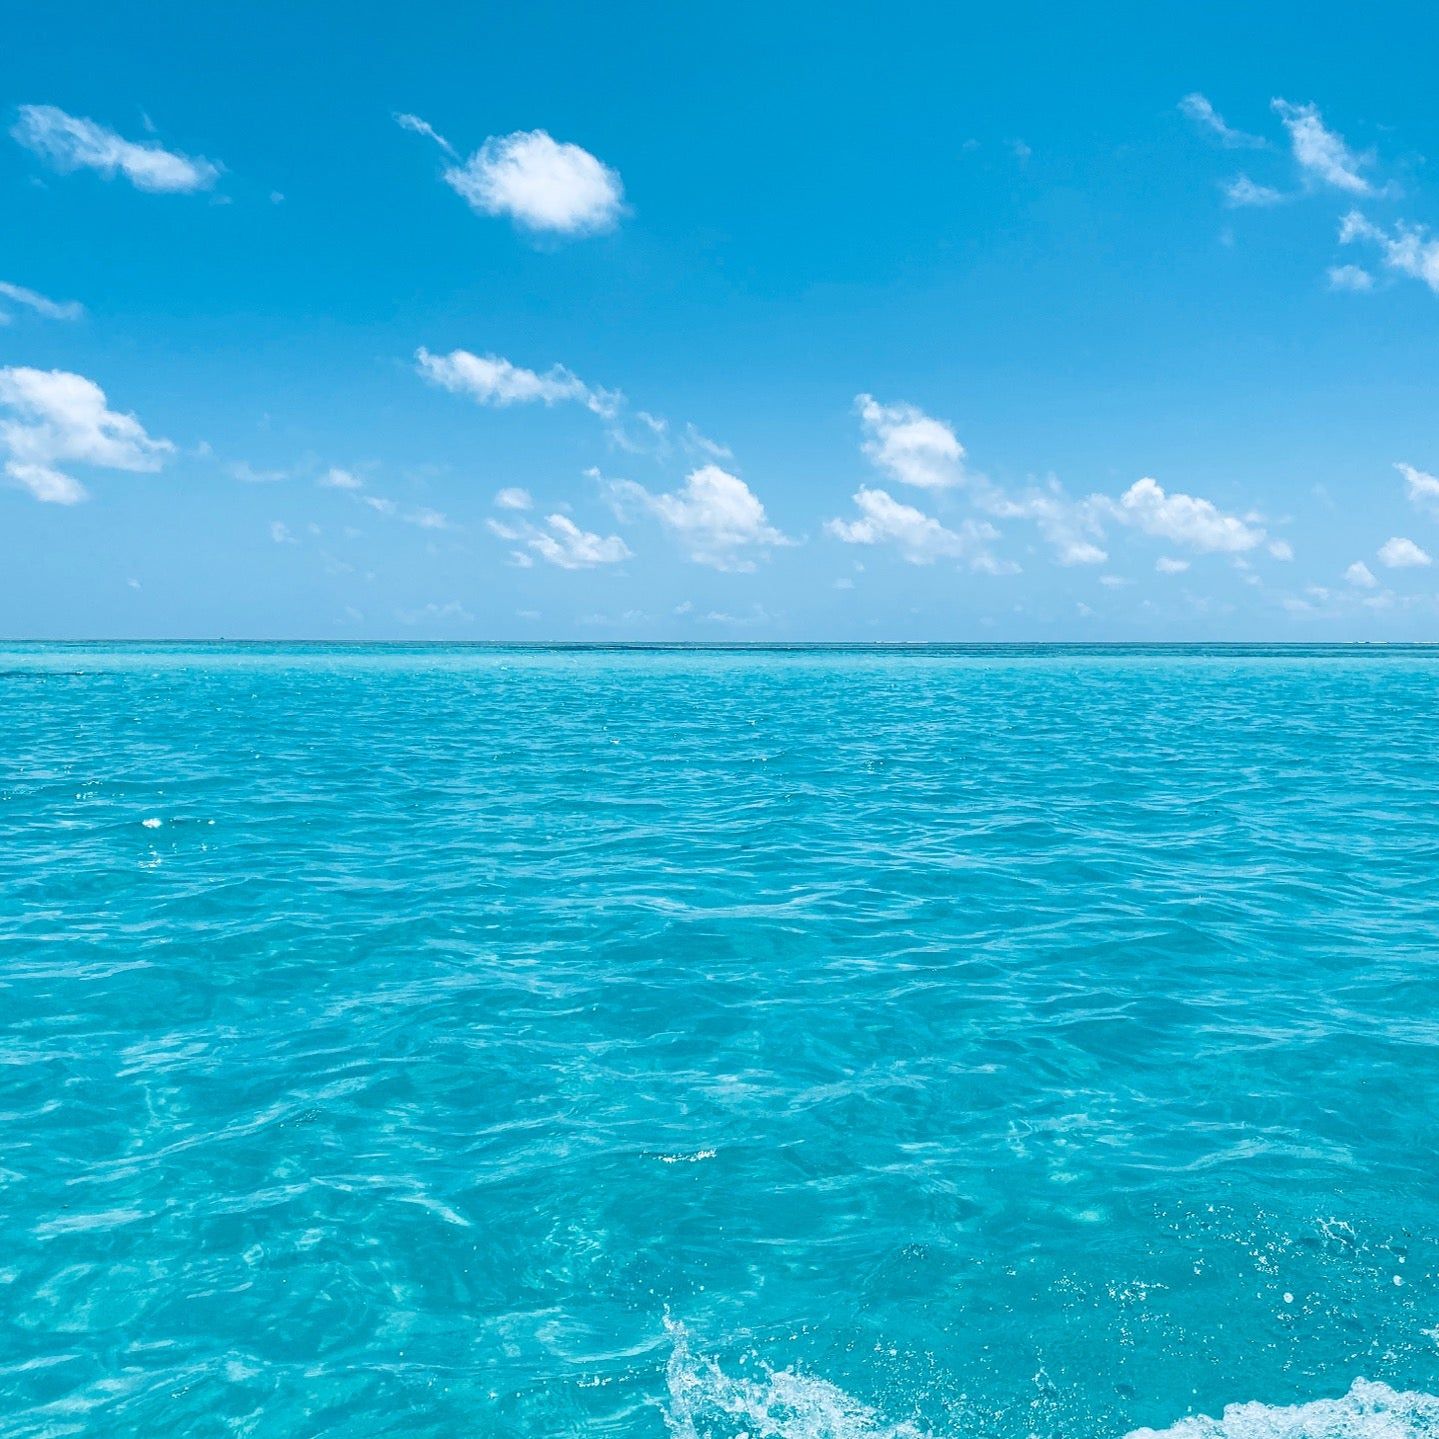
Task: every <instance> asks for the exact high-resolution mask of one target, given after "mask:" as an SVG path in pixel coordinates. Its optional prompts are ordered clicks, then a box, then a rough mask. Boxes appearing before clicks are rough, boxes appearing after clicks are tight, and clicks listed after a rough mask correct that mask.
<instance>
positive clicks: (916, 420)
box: [855, 395, 964, 493]
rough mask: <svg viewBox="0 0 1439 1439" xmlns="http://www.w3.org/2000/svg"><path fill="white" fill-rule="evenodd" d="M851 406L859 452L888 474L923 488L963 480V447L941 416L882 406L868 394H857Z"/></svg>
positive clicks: (937, 487)
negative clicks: (860, 430) (860, 434)
mask: <svg viewBox="0 0 1439 1439" xmlns="http://www.w3.org/2000/svg"><path fill="white" fill-rule="evenodd" d="M855 406H856V408H857V409H858V410H859V417H860V422H861V424H862V425H863V427H864V432H865V441H864V452H865V454H866V455H868V456H869V458H870V460H871V461H872V462H873V463H874V464H875V466H876V467H877V468H879V469H881V470H883V471H884V472H885V473H886V474H887V475H889V476H890V477H891V478H893V479H896V480H898V481H899V482H900V483H901V484H905V485H914V486H916V487H918V488H919V489H923V490H943V489H949V488H950V487H952V486H954V485H959V484H963V483H964V446H963V445H961V444H960V443H959V440H958V439H957V438H956V436H955V433H954V431H953V430H952V429H951V428H950V427H949V426H948V425H947V424H945V423H944V421H943V420H936V419H934V418H933V417H932V416H930V415H926V414H925V413H924V411H923V410H920V409H917V408H916V407H915V406H913V405H907V404H903V403H901V404H896V405H882V404H880V403H879V401H878V400H876V399H875V398H874V396H873V395H857V396H856V397H855ZM877 493H882V491H881V492H877Z"/></svg>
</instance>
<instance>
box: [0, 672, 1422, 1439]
mask: <svg viewBox="0 0 1439 1439" xmlns="http://www.w3.org/2000/svg"><path fill="white" fill-rule="evenodd" d="M0 713H3V720H0V906H3V909H0V1433H3V1434H4V1435H5V1436H22V1435H23V1436H42V1435H43V1436H51V1435H69V1434H84V1435H104V1436H131V1435H134V1436H155V1435H162V1434H174V1435H177V1436H212V1435H213V1436H220V1435H255V1436H285V1439H291V1436H309V1435H342V1436H382V1435H383V1436H414V1439H428V1436H487V1435H506V1436H510V1435H517V1436H518V1435H535V1436H564V1435H597V1436H616V1439H629V1436H636V1439H638V1436H655V1439H664V1436H667V1435H678V1436H681V1439H695V1436H715V1439H720V1436H723V1439H736V1436H740V1435H748V1436H750V1439H766V1436H776V1439H800V1436H803V1439H859V1436H873V1435H912V1434H925V1435H935V1436H945V1439H949V1436H964V1437H965V1439H982V1436H994V1439H1027V1436H1031V1435H1033V1436H1055V1439H1090V1436H1116V1439H1118V1436H1123V1435H1126V1434H1129V1433H1131V1432H1132V1431H1135V1430H1139V1429H1145V1428H1149V1429H1157V1430H1169V1431H1170V1432H1171V1434H1172V1435H1173V1436H1174V1439H1207V1436H1212V1435H1224V1436H1228V1439H1269V1436H1275V1439H1326V1436H1332V1439H1406V1436H1412V1435H1433V1434H1439V1400H1436V1399H1434V1398H1431V1397H1428V1396H1430V1395H1431V1394H1436V1393H1439V1282H1436V1275H1439V1143H1436V1140H1439V651H1428V650H1396V649H1389V650H1370V649H1343V648H1340V649H1308V650H1306V649H1276V650H1264V649H1227V648H1226V649H1203V648H1187V649H1140V650H1126V649H1073V650H1064V649H1023V648H992V649H958V650H943V649H935V650H872V649H870V650H865V649H854V650H826V649H819V650H806V649H796V650H764V651H757V650H751V651H735V650H617V649H598V648H597V649H539V648H534V649H518V648H515V649H506V648H484V647H481V648H466V647H434V648H422V647H401V646H395V647H385V646H376V647H363V648H361V647H356V648H343V647H325V646H263V645H256V646H224V645H215V646H200V645H183V646H179V645H177V646H148V647H147V646H88V645H73V646H49V645H15V644H8V645H5V646H3V647H0ZM1235 1405H1247V1406H1248V1407H1244V1408H1230V1409H1229V1411H1228V1413H1227V1415H1226V1413H1225V1411H1226V1406H1235ZM1202 1415H1208V1416H1212V1417H1211V1418H1210V1419H1202V1418H1197V1417H1196V1418H1190V1417H1188V1416H1202Z"/></svg>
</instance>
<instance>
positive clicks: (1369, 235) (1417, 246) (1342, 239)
mask: <svg viewBox="0 0 1439 1439" xmlns="http://www.w3.org/2000/svg"><path fill="white" fill-rule="evenodd" d="M1355 240H1368V241H1371V242H1372V243H1373V244H1375V245H1377V246H1378V248H1379V254H1380V258H1381V259H1382V260H1383V261H1384V264H1385V265H1386V266H1387V267H1388V268H1389V269H1391V270H1394V271H1396V272H1397V273H1399V274H1401V275H1408V276H1409V278H1410V279H1413V280H1421V281H1423V283H1424V284H1426V285H1428V287H1429V288H1430V289H1431V290H1434V291H1435V292H1439V240H1434V239H1430V238H1429V235H1428V232H1427V231H1426V230H1425V229H1424V228H1423V227H1422V226H1418V225H1406V224H1405V223H1404V222H1403V221H1402V220H1401V221H1400V222H1399V224H1397V225H1396V226H1395V227H1394V229H1393V230H1392V231H1389V230H1385V229H1383V228H1382V227H1381V226H1379V225H1375V224H1373V223H1372V222H1370V221H1369V220H1367V219H1365V217H1364V216H1363V215H1361V214H1360V213H1359V211H1358V210H1351V211H1350V212H1349V213H1348V214H1347V215H1346V216H1345V217H1344V219H1343V220H1342V221H1341V222H1340V225H1339V243H1340V244H1341V245H1349V244H1352V243H1353V242H1354V241H1355ZM1344 268H1345V269H1354V268H1357V267H1355V266H1345V267H1344ZM1331 273H1332V272H1331Z"/></svg>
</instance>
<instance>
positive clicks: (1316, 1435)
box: [665, 1323, 1439, 1439]
mask: <svg viewBox="0 0 1439 1439" xmlns="http://www.w3.org/2000/svg"><path fill="white" fill-rule="evenodd" d="M668 1327H669V1329H670V1333H671V1337H672V1340H673V1344H674V1348H673V1351H672V1353H671V1355H670V1361H669V1367H668V1370H667V1373H666V1381H667V1388H668V1391H669V1400H668V1406H667V1409H666V1413H665V1418H666V1421H667V1423H668V1426H669V1430H670V1433H671V1434H672V1435H674V1436H676V1439H942V1436H939V1435H931V1434H929V1433H928V1432H927V1431H924V1430H921V1429H917V1428H915V1427H914V1426H913V1425H912V1424H909V1423H898V1424H892V1423H889V1422H888V1421H886V1420H885V1419H884V1418H883V1417H882V1416H881V1415H880V1414H878V1413H877V1412H876V1411H875V1410H874V1409H873V1408H872V1407H870V1406H869V1405H868V1404H865V1403H863V1402H862V1401H860V1400H858V1399H856V1398H855V1397H854V1396H853V1395H851V1394H849V1393H847V1392H846V1391H845V1390H843V1389H842V1388H840V1387H839V1386H838V1385H837V1384H832V1383H831V1382H830V1381H829V1380H827V1379H821V1378H818V1377H815V1376H811V1375H806V1374H801V1373H798V1372H797V1371H795V1370H794V1369H772V1368H769V1367H767V1366H764V1365H760V1366H758V1368H757V1371H756V1373H755V1374H754V1375H744V1376H738V1377H736V1376H734V1375H731V1374H727V1373H726V1372H725V1371H724V1370H723V1369H722V1368H721V1367H720V1365H719V1363H718V1361H717V1360H715V1359H713V1358H711V1357H707V1356H702V1355H696V1354H695V1353H694V1352H693V1350H692V1349H691V1347H690V1342H689V1336H688V1334H687V1333H686V1331H685V1329H684V1327H683V1326H682V1325H679V1324H673V1323H671V1324H669V1325H668ZM1434 1436H1439V1396H1436V1395H1433V1394H1427V1393H1423V1392H1420V1391H1412V1390H1410V1391H1405V1390H1399V1389H1394V1388H1392V1387H1391V1386H1390V1385H1388V1384H1383V1383H1376V1382H1372V1381H1370V1380H1367V1379H1356V1380H1355V1381H1354V1383H1353V1384H1352V1385H1351V1386H1350V1389H1349V1391H1348V1393H1346V1394H1344V1395H1342V1396H1341V1397H1339V1398H1337V1399H1314V1400H1310V1401H1309V1402H1308V1403H1305V1404H1263V1403H1259V1402H1257V1401H1251V1402H1249V1403H1242V1404H1229V1405H1226V1406H1225V1408H1224V1411H1223V1413H1222V1414H1221V1415H1220V1416H1219V1418H1217V1419H1216V1418H1212V1417H1210V1416H1209V1415H1207V1414H1197V1415H1191V1416H1190V1417H1188V1418H1185V1419H1181V1420H1179V1421H1178V1423H1176V1424H1172V1425H1170V1426H1169V1427H1168V1428H1166V1429H1134V1430H1131V1431H1130V1432H1129V1433H1128V1434H1127V1435H1125V1436H1124V1439H1434Z"/></svg>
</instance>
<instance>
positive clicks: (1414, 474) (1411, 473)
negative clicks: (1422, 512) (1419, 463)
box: [1394, 460, 1439, 510]
mask: <svg viewBox="0 0 1439 1439" xmlns="http://www.w3.org/2000/svg"><path fill="white" fill-rule="evenodd" d="M1394 468H1395V469H1396V470H1398V471H1399V473H1400V474H1401V475H1403V476H1404V489H1405V492H1406V493H1407V494H1408V496H1409V502H1410V503H1411V504H1414V505H1418V506H1419V508H1420V509H1426V510H1439V476H1436V475H1431V474H1428V473H1426V472H1425V471H1424V470H1416V469H1415V468H1414V466H1413V465H1406V464H1404V462H1403V461H1402V460H1401V461H1400V462H1399V464H1397V465H1395V466H1394Z"/></svg>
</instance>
